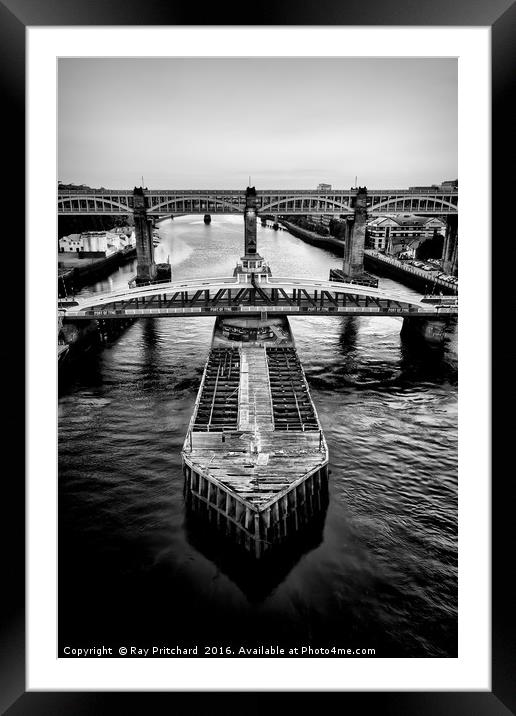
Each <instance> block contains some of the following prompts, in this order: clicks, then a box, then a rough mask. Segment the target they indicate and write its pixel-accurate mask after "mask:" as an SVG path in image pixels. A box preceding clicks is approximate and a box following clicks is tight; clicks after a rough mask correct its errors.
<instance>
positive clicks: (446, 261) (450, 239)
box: [442, 214, 458, 276]
mask: <svg viewBox="0 0 516 716" xmlns="http://www.w3.org/2000/svg"><path fill="white" fill-rule="evenodd" d="M457 218H458V217H457V215H456V214H450V215H448V217H447V219H446V234H445V237H444V246H443V255H442V262H443V271H444V273H447V274H449V275H453V276H456V275H457V268H458V266H457V264H458V240H457Z"/></svg>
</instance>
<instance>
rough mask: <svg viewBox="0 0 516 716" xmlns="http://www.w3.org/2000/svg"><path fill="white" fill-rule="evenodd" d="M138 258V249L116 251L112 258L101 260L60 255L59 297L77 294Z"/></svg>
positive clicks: (107, 257)
mask: <svg viewBox="0 0 516 716" xmlns="http://www.w3.org/2000/svg"><path fill="white" fill-rule="evenodd" d="M135 257H136V247H135V246H130V247H127V248H126V249H122V250H120V251H116V252H115V253H113V254H111V255H110V256H106V257H104V258H99V259H79V258H76V257H75V255H71V256H65V255H64V254H59V259H58V269H57V283H58V296H59V298H64V297H65V296H67V295H70V294H74V293H77V291H79V290H80V289H81V288H83V287H84V286H88V285H89V284H92V283H95V282H96V281H98V280H99V279H102V278H105V277H106V276H109V274H110V273H112V272H113V271H114V270H115V269H117V268H118V267H119V266H121V265H122V264H124V263H126V262H127V261H132V259H134V258H135Z"/></svg>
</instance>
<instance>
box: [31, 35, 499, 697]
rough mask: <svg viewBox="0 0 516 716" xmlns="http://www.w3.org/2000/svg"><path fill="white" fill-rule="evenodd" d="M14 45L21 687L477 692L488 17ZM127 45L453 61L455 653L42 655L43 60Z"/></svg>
mask: <svg viewBox="0 0 516 716" xmlns="http://www.w3.org/2000/svg"><path fill="white" fill-rule="evenodd" d="M27 48H28V49H27V68H28V89H27V99H28V115H27V117H28V119H27V131H28V165H27V189H28V216H27V227H28V251H27V256H28V267H27V269H28V272H27V276H28V296H27V298H28V301H27V306H28V322H27V331H28V334H27V346H28V414H27V427H28V483H27V495H28V497H27V507H28V514H27V519H28V535H27V536H28V573H27V576H28V592H27V609H28V611H27V614H28V621H27V626H28V638H27V689H28V690H41V689H48V690H88V689H91V690H173V689H181V690H203V689H204V690H233V689H235V690H236V689H238V690H240V689H250V690H260V689H267V690H274V689H293V690H303V689H310V690H315V689H337V690H358V691H360V690H364V691H366V690H395V691H400V690H433V689H439V690H490V688H491V686H490V681H491V675H490V662H491V655H490V623H489V621H490V587H489V584H490V556H489V555H490V518H489V511H490V499H491V498H490V468H489V453H490V445H489V420H490V415H489V410H490V408H489V404H490V403H489V401H490V395H489V371H490V363H489V344H490V340H489V339H490V318H489V317H490V144H489V142H490V28H453V27H452V28H444V29H443V28H429V27H425V28H384V27H372V28H345V27H330V28H320V27H315V28H296V27H287V28H280V27H267V28H258V27H252V28H251V27H245V28H243V27H232V28H206V27H196V28H170V27H158V28H142V27H136V28H126V27H115V28H111V27H109V28H108V27H101V28H78V27H70V28H68V27H62V28H47V27H38V28H33V27H31V28H27ZM128 48H130V56H132V57H136V56H147V57H151V56H160V53H159V52H158V51H157V49H156V48H159V50H165V49H169V50H170V51H171V52H170V54H171V55H172V54H173V56H180V57H188V56H220V55H223V56H226V57H228V56H267V55H273V56H276V57H278V56H302V57H309V56H317V57H332V56H339V53H337V52H336V50H337V48H343V49H344V50H345V53H346V56H350V57H365V56H367V57H374V56H382V57H388V56H395V57H402V56H410V57H425V56H426V57H437V56H439V57H458V58H459V183H460V218H459V221H460V223H459V232H460V238H461V241H460V246H459V259H460V261H459V263H460V277H461V278H460V317H459V375H460V382H459V547H460V558H459V567H460V570H459V574H460V578H459V658H458V659H383V658H378V659H368V658H362V659H352V658H347V659H333V658H331V659H326V660H324V661H321V660H316V659H306V660H302V659H286V658H285V659H274V658H271V659H233V660H232V661H231V662H230V665H229V666H230V668H228V663H227V661H226V660H223V659H216V658H213V659H204V658H203V659H196V660H195V661H192V660H188V659H180V658H176V659H149V660H145V659H127V660H124V659H122V658H117V659H57V658H56V654H57V644H56V560H55V555H56V517H57V515H56V489H57V488H56V445H57V435H56V428H55V425H56V419H55V418H56V416H55V396H56V381H55V374H56V370H55V360H56V358H55V355H56V353H55V315H56V311H55V306H56V304H55V298H56V295H55V290H54V286H56V281H55V279H54V278H53V277H54V276H55V275H56V267H55V253H54V247H55V236H56V215H55V203H56V183H57V175H56V58H57V57H58V56H106V57H108V56H128ZM268 48H270V49H269V51H268ZM172 51H173V53H172ZM162 55H163V53H161V56H162ZM437 179H439V177H436V180H437ZM78 618H80V615H78Z"/></svg>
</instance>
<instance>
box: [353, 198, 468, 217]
mask: <svg viewBox="0 0 516 716" xmlns="http://www.w3.org/2000/svg"><path fill="white" fill-rule="evenodd" d="M414 200H417V201H426V202H432V203H433V204H434V208H433V209H429V210H428V211H433V212H435V211H438V209H437V205H439V206H440V207H441V208H442V209H443V213H446V214H447V213H449V209H452V210H453V211H454V212H456V211H457V204H452V203H451V202H450V201H446V200H445V199H437V198H436V197H433V196H427V195H424V194H421V195H415V194H412V195H411V196H393V197H389V199H387V200H386V201H382V202H380V203H379V204H373V205H371V206H368V207H367V211H368V213H369V214H378V213H381V211H380V212H379V211H378V210H379V209H381V208H382V207H389V206H392V205H393V204H394V205H396V204H402V205H403V204H406V203H407V202H408V203H409V204H410V203H411V202H412V201H414ZM409 211H410V213H415V214H424V213H426V211H425V209H424V208H416V209H410V208H407V209H403V208H402V209H400V210H399V212H398V213H400V214H402V213H408V212H409ZM389 213H393V212H392V210H391V211H390V212H389Z"/></svg>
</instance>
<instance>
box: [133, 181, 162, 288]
mask: <svg viewBox="0 0 516 716" xmlns="http://www.w3.org/2000/svg"><path fill="white" fill-rule="evenodd" d="M133 198H134V232H135V236H136V257H137V259H138V265H137V274H136V284H137V285H138V284H142V283H148V282H149V281H154V280H155V278H156V274H157V270H156V264H155V263H154V244H153V242H152V219H151V218H149V217H148V216H147V208H148V200H147V197H146V196H145V192H144V190H143V187H134V192H133Z"/></svg>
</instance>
